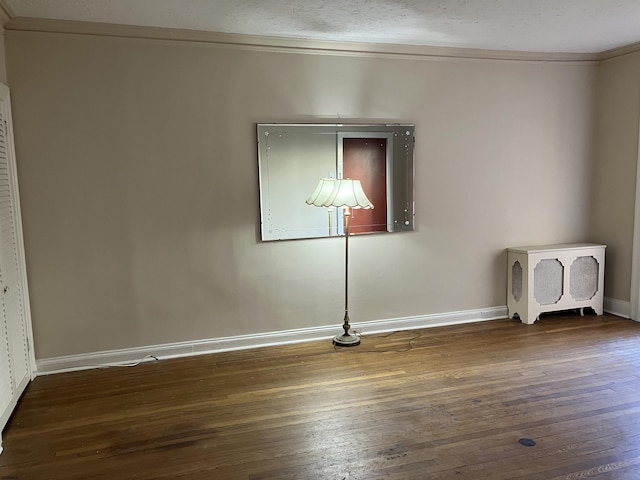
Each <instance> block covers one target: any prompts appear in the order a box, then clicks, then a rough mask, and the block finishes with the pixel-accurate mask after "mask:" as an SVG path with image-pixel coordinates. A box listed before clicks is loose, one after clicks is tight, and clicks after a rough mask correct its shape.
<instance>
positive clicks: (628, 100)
mask: <svg viewBox="0 0 640 480" xmlns="http://www.w3.org/2000/svg"><path fill="white" fill-rule="evenodd" d="M639 79H640V53H635V54H631V55H625V56H621V57H617V58H614V59H610V60H607V61H605V62H602V63H601V65H600V67H599V69H598V89H597V91H598V96H597V130H596V131H597V133H598V134H597V136H596V144H595V151H596V158H597V161H596V163H595V171H594V176H593V186H592V192H593V193H592V197H591V205H590V210H591V212H592V221H591V226H590V230H591V236H592V238H593V239H594V240H595V241H598V242H602V243H605V244H606V245H607V267H606V289H605V294H606V295H607V296H609V297H612V298H615V299H618V300H622V301H629V294H630V286H631V260H632V247H633V224H634V205H635V188H636V164H637V159H638V125H639V119H640V117H639V114H640V83H639Z"/></svg>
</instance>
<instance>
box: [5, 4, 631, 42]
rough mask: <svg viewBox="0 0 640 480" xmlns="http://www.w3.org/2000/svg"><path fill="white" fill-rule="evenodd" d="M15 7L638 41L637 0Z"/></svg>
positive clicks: (275, 30) (385, 31)
mask: <svg viewBox="0 0 640 480" xmlns="http://www.w3.org/2000/svg"><path fill="white" fill-rule="evenodd" d="M6 3H7V4H8V5H9V7H10V8H11V9H13V12H14V13H15V15H16V16H19V17H39V18H47V19H61V20H81V21H89V22H103V23H115V24H124V25H140V26H155V27H169V28H180V29H188V30H203V31H211V32H223V33H242V34H252V35H266V36H276V37H288V38H292V37H293V38H306V39H315V40H337V41H356V42H373V43H396V44H409V45H431V46H451V47H464V48H482V49H492V50H515V51H530V52H570V53H595V52H601V51H605V50H609V49H612V48H616V47H620V46H624V45H628V44H631V43H635V42H638V41H640V0H289V1H285V0H6Z"/></svg>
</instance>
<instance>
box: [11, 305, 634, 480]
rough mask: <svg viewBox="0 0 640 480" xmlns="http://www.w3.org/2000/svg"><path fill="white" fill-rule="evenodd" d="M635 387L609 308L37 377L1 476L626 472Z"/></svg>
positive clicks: (628, 327)
mask: <svg viewBox="0 0 640 480" xmlns="http://www.w3.org/2000/svg"><path fill="white" fill-rule="evenodd" d="M638 392H640V324H637V323H635V322H632V321H630V320H624V319H621V318H617V317H613V316H607V315H605V316H599V317H596V316H587V317H579V316H547V317H544V318H543V319H541V320H540V321H539V322H536V323H535V324H534V325H523V324H521V323H519V322H517V321H514V320H498V321H490V322H483V323H477V324H468V325H461V326H452V327H440V328H431V329H426V330H414V331H405V332H398V333H393V334H381V335H371V336H366V335H365V336H364V337H363V340H362V344H361V345H360V346H359V347H350V348H343V349H339V348H336V347H334V346H333V345H332V344H331V342H330V341H322V342H312V343H304V344H296V345H287V346H280V347H267V348H262V349H256V350H245V351H237V352H229V353H220V354H214V355H203V356H198V357H191V358H184V359H177V360H164V361H160V362H157V363H145V364H142V365H139V366H137V367H133V368H110V369H105V370H90V371H84V372H75V373H67V374H59V375H52V376H46V377H38V378H37V379H36V380H35V381H34V382H33V383H32V384H31V385H30V386H29V387H28V389H27V392H26V394H25V396H24V398H23V399H22V401H21V403H20V405H19V407H18V409H17V410H16V412H15V414H14V416H13V418H12V420H11V422H10V423H9V426H8V428H7V429H6V430H5V432H4V449H5V450H4V453H3V454H2V455H1V456H0V477H2V478H17V479H20V480H39V479H64V480H75V479H104V480H107V479H108V480H117V479H133V478H136V479H169V478H184V479H216V480H226V479H252V480H257V479H279V480H282V479H291V480H294V479H295V480H305V479H313V480H318V479H320V480H321V479H338V480H342V479H349V480H353V479H359V480H375V479H398V480H407V479H479V478H488V479H492V480H498V479H505V480H507V479H508V480H513V479H540V480H550V479H577V478H590V479H591V478H598V479H605V478H606V479H611V478H616V479H630V480H631V479H633V480H637V479H638V478H640V396H639V395H638ZM521 439H531V440H533V441H534V442H535V445H534V446H525V445H522V444H521V443H519V440H521Z"/></svg>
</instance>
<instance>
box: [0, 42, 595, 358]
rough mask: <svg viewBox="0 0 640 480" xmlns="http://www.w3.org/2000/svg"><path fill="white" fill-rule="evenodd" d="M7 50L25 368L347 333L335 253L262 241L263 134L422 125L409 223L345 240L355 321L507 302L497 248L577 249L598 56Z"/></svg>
mask: <svg viewBox="0 0 640 480" xmlns="http://www.w3.org/2000/svg"><path fill="white" fill-rule="evenodd" d="M7 60H8V72H9V77H10V78H9V80H10V82H11V87H12V97H13V106H14V122H15V132H16V146H17V157H18V162H19V176H20V190H21V201H22V211H23V223H24V235H25V243H26V254H27V261H28V274H29V280H30V291H31V304H32V312H33V326H34V332H35V333H34V334H35V343H36V355H37V357H38V358H47V357H53V356H60V355H69V354H75V353H82V352H92V351H100V350H108V349H118V348H126V347H134V346H141V345H152V344H160V343H167V342H178V341H187V340H195V339H205V338H215V337H224V336H233V335H238V334H247V333H258V332H270V331H278V330H283V329H290V328H299V327H312V326H320V325H327V324H335V325H338V324H340V323H341V321H342V308H343V303H342V302H343V248H344V244H343V241H341V240H340V239H316V240H302V241H290V242H270V243H261V242H260V241H259V240H258V238H259V210H258V207H259V201H258V180H257V159H256V157H257V154H256V142H255V124H256V123H257V122H295V121H300V122H311V121H322V120H326V121H334V120H335V119H337V118H341V119H342V120H343V121H345V122H347V121H350V120H367V121H378V120H381V121H400V122H412V123H415V125H416V212H417V217H416V225H417V231H416V232H413V233H406V234H394V235H377V236H376V235H374V236H365V237H357V238H354V239H353V242H352V243H351V258H350V266H351V269H350V275H351V276H350V280H351V287H350V300H351V302H350V307H351V313H352V315H351V316H352V321H353V322H358V321H364V320H375V319H389V318H396V317H404V316H411V315H422V314H429V313H440V312H452V311H462V310H467V309H475V308H483V307H490V306H499V305H505V304H506V293H505V290H506V255H505V248H506V247H509V246H516V245H522V244H540V243H550V242H570V241H583V240H590V239H589V238H588V227H589V212H588V210H587V209H585V205H586V204H588V201H589V192H590V181H591V174H592V164H591V156H592V152H593V149H592V140H593V128H594V126H593V125H592V119H593V118H594V102H593V99H594V98H595V94H594V88H595V72H596V67H594V66H590V65H586V64H562V63H545V62H540V63H535V62H518V61H512V62H511V61H492V60H459V59H458V60H456V59H451V60H442V59H425V58H422V59H419V58H418V59H416V58H410V57H390V56H375V55H326V54H304V53H293V52H289V51H284V50H283V51H275V52H274V51H266V50H258V49H251V48H237V47H232V46H220V45H213V44H198V43H186V42H185V43H180V42H171V41H152V40H136V39H125V38H109V37H98V36H93V37H92V36H82V35H61V34H42V33H28V32H17V31H11V32H8V33H7ZM301 201H304V199H301Z"/></svg>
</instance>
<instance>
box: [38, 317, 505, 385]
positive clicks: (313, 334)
mask: <svg viewBox="0 0 640 480" xmlns="http://www.w3.org/2000/svg"><path fill="white" fill-rule="evenodd" d="M499 318H507V307H506V306H499V307H488V308H482V309H477V310H466V311H462V312H449V313H436V314H430V315H420V316H415V317H404V318H393V319H387V320H371V321H365V322H357V323H353V324H352V327H353V330H354V331H355V332H359V333H360V334H364V335H367V334H372V333H381V332H389V331H400V330H413V329H417V328H428V327H440V326H444V325H457V324H462V323H472V322H481V321H488V320H496V319H499ZM339 330H340V326H339V325H326V326H322V327H312V328H300V329H295V330H284V331H280V332H269V333H258V334H253V335H238V336H235V337H222V338H212V339H208V340H196V341H193V342H178V343H168V344H164V345H150V346H146V347H137V348H125V349H120V350H108V351H103V352H93V353H86V354H80V355H67V356H62V357H54V358H44V359H40V360H38V361H37V373H38V375H48V374H52V373H62V372H71V371H76V370H86V369H90V368H101V367H107V366H127V365H131V364H136V363H138V362H143V361H153V360H154V359H153V358H150V356H152V357H155V358H157V359H168V358H178V357H189V356H193V355H203V354H207V353H216V352H225V351H230V350H243V349H248V348H258V347H267V346H273V345H285V344H289V343H300V342H308V341H312V340H326V339H330V338H333V337H334V336H335V335H337V334H338V333H340V332H339Z"/></svg>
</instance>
